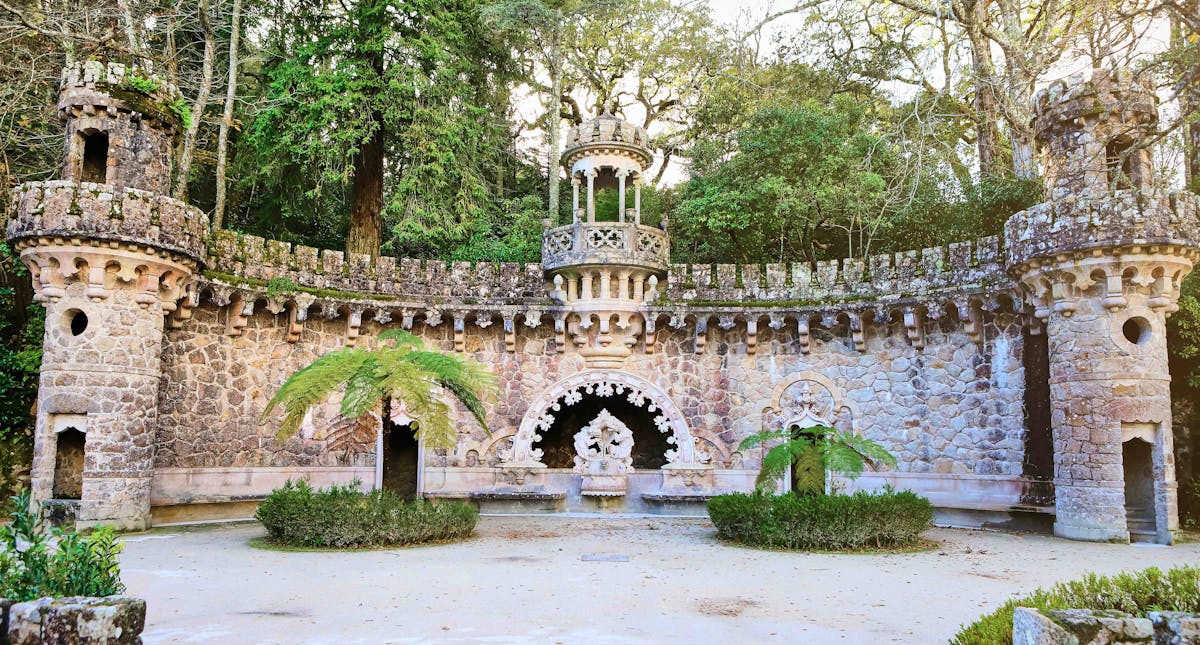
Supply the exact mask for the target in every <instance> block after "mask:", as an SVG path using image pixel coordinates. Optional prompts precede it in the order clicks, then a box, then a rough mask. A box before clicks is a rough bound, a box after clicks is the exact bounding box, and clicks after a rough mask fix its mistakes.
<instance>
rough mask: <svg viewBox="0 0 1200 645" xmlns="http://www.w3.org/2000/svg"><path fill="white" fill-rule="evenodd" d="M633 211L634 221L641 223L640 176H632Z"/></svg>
mask: <svg viewBox="0 0 1200 645" xmlns="http://www.w3.org/2000/svg"><path fill="white" fill-rule="evenodd" d="M633 212H634V223H636V224H641V223H642V176H641V175H638V176H637V177H634V178H633Z"/></svg>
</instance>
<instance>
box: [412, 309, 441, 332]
mask: <svg viewBox="0 0 1200 645" xmlns="http://www.w3.org/2000/svg"><path fill="white" fill-rule="evenodd" d="M425 324H426V325H427V326H429V327H437V326H438V325H440V324H442V312H440V311H438V310H437V309H426V310H425ZM410 329H411V327H410Z"/></svg>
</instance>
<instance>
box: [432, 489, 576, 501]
mask: <svg viewBox="0 0 1200 645" xmlns="http://www.w3.org/2000/svg"><path fill="white" fill-rule="evenodd" d="M429 495H430V494H429V493H426V497H428V496H429ZM467 496H468V497H470V498H471V499H473V500H481V501H490V500H503V501H513V502H521V501H530V502H542V501H553V500H560V499H566V498H567V494H566V493H565V492H551V491H515V490H514V491H477V492H474V493H467Z"/></svg>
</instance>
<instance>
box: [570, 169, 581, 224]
mask: <svg viewBox="0 0 1200 645" xmlns="http://www.w3.org/2000/svg"><path fill="white" fill-rule="evenodd" d="M578 212H579V176H578V175H576V174H574V173H572V174H571V215H572V217H576V215H575V214H576V213H578Z"/></svg>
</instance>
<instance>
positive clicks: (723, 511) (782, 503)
mask: <svg viewBox="0 0 1200 645" xmlns="http://www.w3.org/2000/svg"><path fill="white" fill-rule="evenodd" d="M708 516H709V517H710V518H712V522H713V524H714V525H716V527H717V535H718V536H720V537H721V538H722V539H726V540H733V541H735V542H741V543H744V544H749V545H753V546H763V547H773V548H783V549H804V550H810V549H811V550H857V549H864V548H885V547H899V546H906V545H912V544H914V543H916V541H917V539H918V538H919V537H920V535H921V532H922V531H924V530H925V529H926V528H928V527H929V523H930V522H931V521H932V520H933V507H932V506H931V505H930V503H929V500H927V499H925V498H923V497H919V496H917V495H916V494H914V493H912V492H911V491H901V492H896V491H892V490H885V491H883V492H880V493H868V492H865V491H859V492H857V493H854V494H853V495H810V496H799V495H779V496H775V495H768V494H765V493H762V492H756V493H753V494H750V495H747V494H745V493H733V494H729V495H719V496H717V497H714V498H713V499H712V500H710V501H709V502H708Z"/></svg>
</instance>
